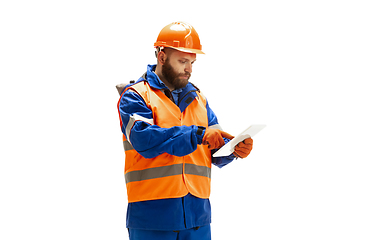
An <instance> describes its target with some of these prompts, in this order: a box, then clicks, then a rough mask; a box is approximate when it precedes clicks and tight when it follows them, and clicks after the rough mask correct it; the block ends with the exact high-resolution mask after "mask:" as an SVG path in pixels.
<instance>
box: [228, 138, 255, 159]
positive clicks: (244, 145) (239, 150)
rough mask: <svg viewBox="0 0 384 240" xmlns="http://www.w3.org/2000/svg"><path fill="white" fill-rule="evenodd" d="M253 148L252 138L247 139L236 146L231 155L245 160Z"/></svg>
mask: <svg viewBox="0 0 384 240" xmlns="http://www.w3.org/2000/svg"><path fill="white" fill-rule="evenodd" d="M252 148H253V140H252V138H247V139H245V140H244V141H242V142H240V143H239V144H237V145H236V147H235V151H234V152H233V154H234V155H235V156H236V157H239V158H246V157H248V155H249V154H250V153H251V151H252Z"/></svg>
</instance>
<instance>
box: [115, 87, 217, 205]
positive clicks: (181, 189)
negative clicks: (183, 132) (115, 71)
mask: <svg viewBox="0 0 384 240" xmlns="http://www.w3.org/2000/svg"><path fill="white" fill-rule="evenodd" d="M126 91H135V92H136V93H137V94H139V95H140V96H141V97H142V99H143V100H144V101H145V103H146V105H147V107H148V108H149V109H150V110H151V111H152V118H151V119H150V118H145V117H142V116H140V115H137V114H133V115H132V116H131V118H130V120H129V122H128V124H127V127H126V129H125V132H126V135H127V138H128V139H126V138H125V137H124V136H123V144H124V150H125V181H126V186H127V194H128V202H130V203H131V202H140V201H147V200H157V199H167V198H178V197H183V196H185V195H187V194H188V193H191V194H192V195H194V196H196V197H199V198H209V195H210V184H211V151H210V150H209V149H208V147H207V146H206V145H197V149H196V150H195V151H194V152H193V153H191V154H188V155H186V156H183V157H177V156H173V155H170V154H168V153H163V154H161V155H159V156H157V157H155V158H151V159H146V158H144V157H143V156H141V155H140V154H139V153H138V152H136V150H135V149H134V148H133V146H132V145H131V143H130V139H129V135H130V131H131V129H132V127H133V125H134V124H135V122H136V121H145V122H147V123H149V124H151V125H157V126H159V127H162V128H170V127H174V126H182V125H185V126H191V125H196V126H204V127H206V128H208V116H207V109H206V100H205V97H204V96H203V95H201V94H200V93H198V92H196V94H197V97H196V98H194V99H192V98H191V99H192V100H191V101H190V103H189V105H188V107H186V109H185V110H184V111H183V112H181V111H180V109H179V107H178V106H176V105H175V104H174V103H173V102H172V101H171V100H170V99H169V98H168V97H167V96H166V95H165V94H164V93H163V92H162V91H161V90H158V89H152V88H151V87H150V86H149V84H148V83H147V82H145V81H142V82H139V83H137V84H134V85H132V86H130V87H129V88H128V89H127V90H126ZM122 95H123V94H122ZM210 127H211V128H220V126H219V125H218V124H217V125H214V126H210Z"/></svg>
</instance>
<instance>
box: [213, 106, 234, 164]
mask: <svg viewBox="0 0 384 240" xmlns="http://www.w3.org/2000/svg"><path fill="white" fill-rule="evenodd" d="M206 107H207V115H208V126H209V127H210V128H218V129H222V128H221V126H220V124H219V122H218V120H217V117H216V114H215V113H214V112H213V111H212V109H211V108H210V107H209V104H208V101H207V106H206ZM229 141H230V140H229V139H227V138H224V142H225V144H227V143H228V142H229ZM217 150H218V149H214V150H212V151H211V154H214V153H215V152H216V151H217ZM235 158H236V157H235V155H233V154H231V155H229V156H226V157H212V164H213V165H215V166H217V167H219V168H222V167H224V166H225V165H227V164H229V163H231V162H232V161H233V159H235Z"/></svg>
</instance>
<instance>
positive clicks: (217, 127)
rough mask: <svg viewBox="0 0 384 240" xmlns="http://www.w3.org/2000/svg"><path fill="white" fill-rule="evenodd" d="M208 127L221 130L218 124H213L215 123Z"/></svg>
mask: <svg viewBox="0 0 384 240" xmlns="http://www.w3.org/2000/svg"><path fill="white" fill-rule="evenodd" d="M208 128H210V129H219V130H223V129H222V128H221V126H220V124H215V125H212V126H209V127H208Z"/></svg>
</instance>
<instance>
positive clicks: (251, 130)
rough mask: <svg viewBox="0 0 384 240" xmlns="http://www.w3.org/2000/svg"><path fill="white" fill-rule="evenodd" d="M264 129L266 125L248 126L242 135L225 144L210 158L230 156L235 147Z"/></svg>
mask: <svg viewBox="0 0 384 240" xmlns="http://www.w3.org/2000/svg"><path fill="white" fill-rule="evenodd" d="M265 127H266V125H262V124H253V125H251V126H249V127H248V128H247V129H245V130H244V131H243V132H242V133H240V134H239V135H237V136H236V137H235V138H233V139H232V140H231V141H229V142H228V143H227V144H225V145H224V146H222V147H221V148H220V149H219V150H217V152H215V153H214V154H213V155H212V156H213V157H224V156H229V155H231V154H232V153H233V152H234V151H235V147H236V145H237V144H238V143H239V142H242V141H244V140H245V139H247V138H250V137H253V136H255V135H256V134H257V133H258V132H260V131H261V130H262V129H263V128H265Z"/></svg>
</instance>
